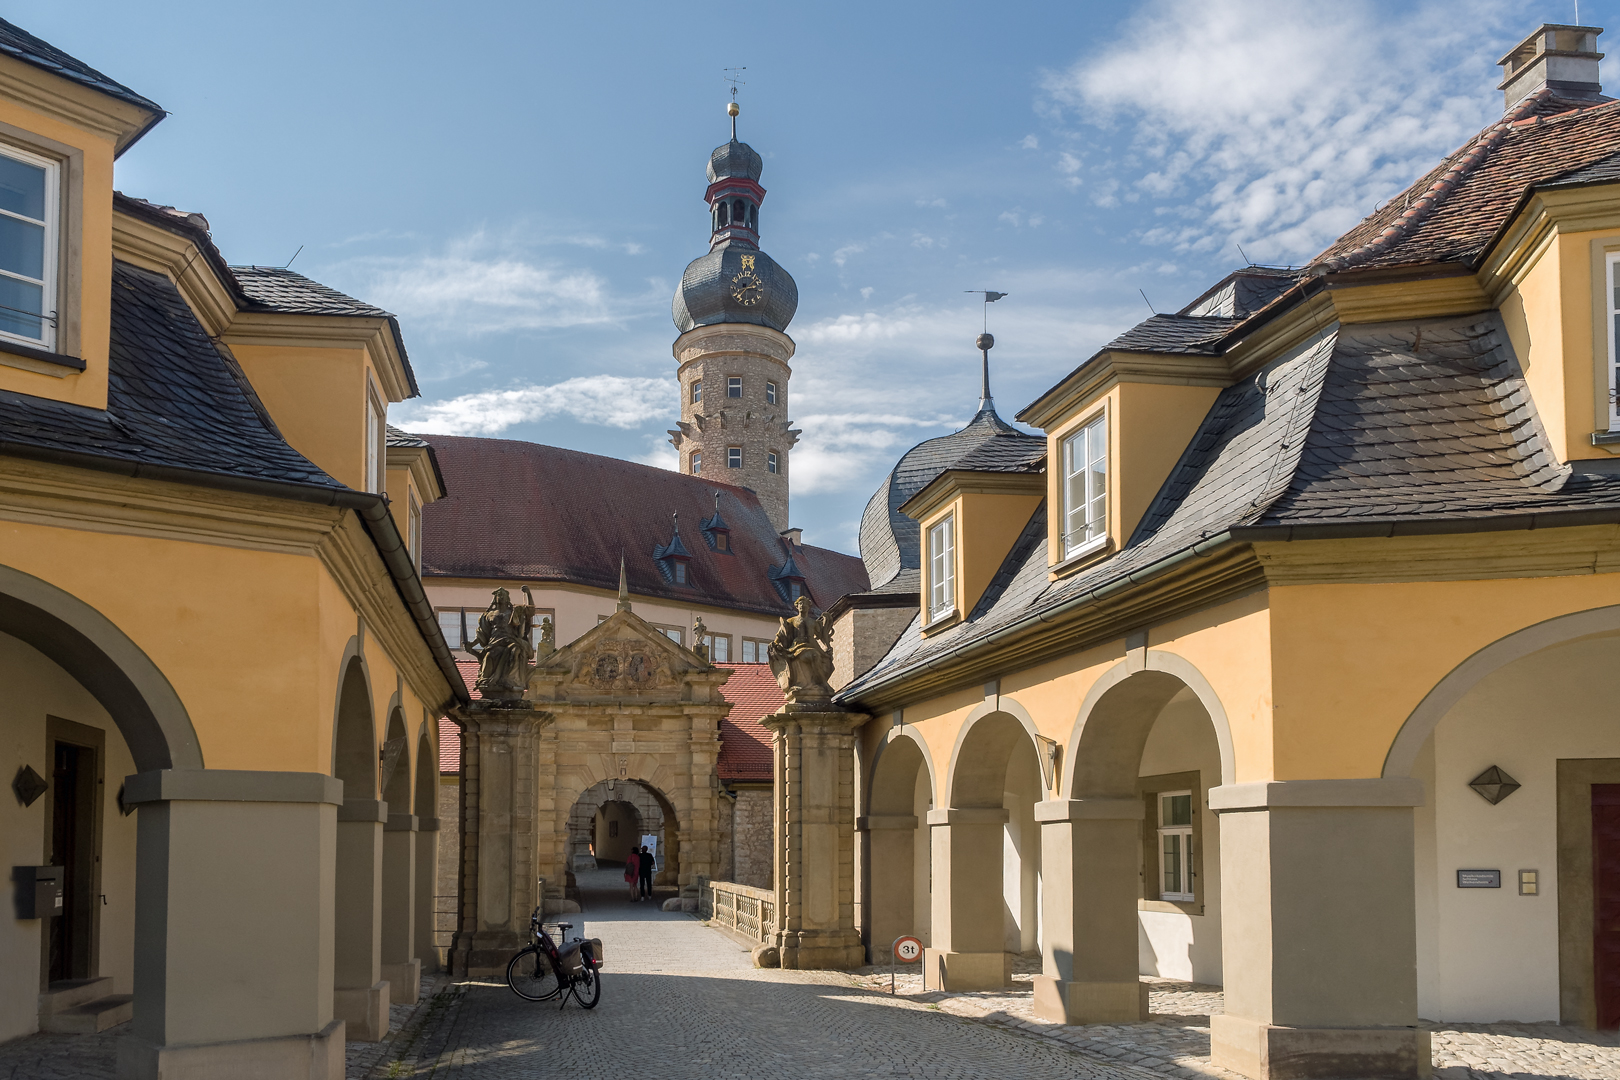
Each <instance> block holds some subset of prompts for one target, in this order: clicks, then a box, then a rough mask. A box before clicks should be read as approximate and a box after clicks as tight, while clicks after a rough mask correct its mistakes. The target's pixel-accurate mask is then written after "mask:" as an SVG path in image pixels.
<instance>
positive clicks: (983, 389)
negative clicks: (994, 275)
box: [963, 289, 1007, 412]
mask: <svg viewBox="0 0 1620 1080" xmlns="http://www.w3.org/2000/svg"><path fill="white" fill-rule="evenodd" d="M963 291H964V292H972V293H980V294H982V295H983V296H984V333H982V334H980V335H979V336H978V337H977V338H976V339H975V340H974V342H973V347H974V348H976V349H978V350H979V355H980V357H981V358H982V360H983V368H982V369H981V372H980V381H979V411H980V412H984V411H985V410H986V409H988V410H989V411H991V412H995V411H996V401H995V399H994V398H992V397H991V396H990V350H991V349H992V348H993V347H994V346H995V344H996V339H995V338H993V337H991V336H990V305H991V304H993V303H995V302H996V301H997V300H1000V299H1001V298H1002V297H1003V296H1006V295H1007V294H1006V293H1004V292H994V291H992V290H989V289H965V290H963Z"/></svg>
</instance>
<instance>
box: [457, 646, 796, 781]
mask: <svg viewBox="0 0 1620 1080" xmlns="http://www.w3.org/2000/svg"><path fill="white" fill-rule="evenodd" d="M715 666H716V667H722V668H727V669H728V670H730V672H731V678H729V679H727V680H726V681H725V683H724V685H722V686H721V687H720V696H721V697H723V698H725V699H726V700H727V701H729V702H731V712H730V714H729V715H727V716H726V717H725V719H723V720H721V721H720V753H719V756H718V758H717V759H716V763H715V769H716V771H717V772H718V773H719V774H720V779H722V780H732V781H743V782H745V783H766V784H768V783H770V782H771V780H772V778H773V773H772V757H771V733H770V732H769V731H767V730H766V729H765V727H764V725H762V724H761V723H760V722H759V721H760V717H763V716H769V715H770V714H771V713H773V712H776V711H777V710H778V709H780V708H781V707H782V705H783V701H784V699H783V697H782V688H781V687H780V686H778V685H777V682H776V676H774V675H772V674H771V669H770V665H769V664H716V665H715ZM456 667H457V668H458V669H459V670H460V671H461V681H462V682H464V683H466V684H467V686H468V687H469V688H471V687H472V686H473V684H474V683H476V682H477V681H478V661H476V660H457V661H456ZM471 693H472V697H473V700H474V701H477V700H478V699H479V697H480V696H481V695H480V694H479V693H478V691H477V690H476V689H474V690H471ZM460 771H461V729H460V728H459V727H457V726H456V724H455V722H454V721H453V720H451V719H449V718H448V717H440V718H439V772H440V773H459V772H460Z"/></svg>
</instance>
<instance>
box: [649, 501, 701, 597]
mask: <svg viewBox="0 0 1620 1080" xmlns="http://www.w3.org/2000/svg"><path fill="white" fill-rule="evenodd" d="M671 521H672V522H673V523H674V532H673V534H672V535H671V536H670V538H669V543H667V544H658V545H657V546H655V547H654V548H653V560H654V561H655V562H656V563H657V564H658V573H659V575H660V576H661V577H662V578H663V579H664V580H665V581H668V582H670V583H671V584H675V585H690V584H691V581H690V580H689V573H688V570H687V565H686V564H687V563H689V562H691V561H692V553H691V552H690V551H688V550H687V549H686V544H685V542H683V541H682V540H681V519H680V515H679V514H675V515H671Z"/></svg>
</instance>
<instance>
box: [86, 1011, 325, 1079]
mask: <svg viewBox="0 0 1620 1080" xmlns="http://www.w3.org/2000/svg"><path fill="white" fill-rule="evenodd" d="M343 1035H344V1033H343V1021H342V1020H333V1021H332V1022H331V1023H330V1024H327V1025H326V1027H324V1028H322V1029H321V1030H320V1031H318V1032H316V1033H315V1034H313V1035H284V1036H281V1037H280V1038H274V1039H245V1040H242V1041H240V1042H221V1043H203V1044H199V1045H193V1046H156V1045H154V1044H152V1043H150V1042H148V1041H147V1040H145V1039H143V1038H141V1037H140V1036H138V1035H126V1036H124V1037H123V1038H122V1039H119V1040H118V1080H160V1078H161V1080H217V1078H218V1077H221V1076H229V1077H232V1078H233V1080H286V1078H287V1077H298V1080H304V1078H305V1077H308V1078H309V1080H343V1071H344V1062H343Z"/></svg>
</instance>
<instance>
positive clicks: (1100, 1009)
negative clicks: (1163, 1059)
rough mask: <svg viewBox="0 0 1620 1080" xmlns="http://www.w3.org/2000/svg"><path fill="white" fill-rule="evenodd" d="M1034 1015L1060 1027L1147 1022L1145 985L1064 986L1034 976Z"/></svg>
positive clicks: (1136, 982)
mask: <svg viewBox="0 0 1620 1080" xmlns="http://www.w3.org/2000/svg"><path fill="white" fill-rule="evenodd" d="M1035 1015H1036V1016H1039V1017H1040V1018H1041V1019H1043V1020H1056V1021H1057V1022H1058V1023H1060V1024H1138V1023H1141V1022H1142V1021H1143V1020H1146V1019H1147V1018H1148V988H1147V983H1144V982H1142V981H1141V980H1140V979H1132V980H1131V981H1130V982H1065V981H1063V980H1062V979H1059V978H1058V977H1057V976H1055V975H1037V976H1035Z"/></svg>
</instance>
